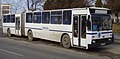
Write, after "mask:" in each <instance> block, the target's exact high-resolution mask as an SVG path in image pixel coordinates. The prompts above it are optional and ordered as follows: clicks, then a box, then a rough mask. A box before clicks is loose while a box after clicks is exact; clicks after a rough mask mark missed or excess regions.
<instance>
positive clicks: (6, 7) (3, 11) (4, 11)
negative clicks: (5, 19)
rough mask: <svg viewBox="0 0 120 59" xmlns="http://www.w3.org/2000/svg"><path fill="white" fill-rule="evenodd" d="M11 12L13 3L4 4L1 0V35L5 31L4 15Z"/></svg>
mask: <svg viewBox="0 0 120 59" xmlns="http://www.w3.org/2000/svg"><path fill="white" fill-rule="evenodd" d="M10 13H11V5H10V4H3V3H2V0H0V35H1V34H2V33H3V29H2V15H4V14H10Z"/></svg>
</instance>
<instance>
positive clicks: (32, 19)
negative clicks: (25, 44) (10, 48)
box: [3, 7, 113, 49]
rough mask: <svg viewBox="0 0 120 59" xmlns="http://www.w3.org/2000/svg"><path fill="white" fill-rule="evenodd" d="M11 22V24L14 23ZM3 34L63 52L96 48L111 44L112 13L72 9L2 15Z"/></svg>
mask: <svg viewBox="0 0 120 59" xmlns="http://www.w3.org/2000/svg"><path fill="white" fill-rule="evenodd" d="M13 19H14V20H13ZM3 30H4V31H3V32H4V33H7V34H8V36H11V34H15V35H19V36H28V39H29V41H32V40H33V38H41V39H46V40H50V41H55V42H60V43H61V45H62V46H63V47H65V48H69V47H80V48H85V49H88V48H89V47H99V46H105V45H109V44H111V43H112V42H113V33H112V19H111V10H110V9H107V8H97V7H90V8H73V9H59V10H43V11H33V12H32V11H30V12H26V13H22V14H13V15H4V16H3Z"/></svg>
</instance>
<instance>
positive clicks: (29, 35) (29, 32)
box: [28, 31, 33, 41]
mask: <svg viewBox="0 0 120 59" xmlns="http://www.w3.org/2000/svg"><path fill="white" fill-rule="evenodd" d="M28 41H33V33H32V31H28Z"/></svg>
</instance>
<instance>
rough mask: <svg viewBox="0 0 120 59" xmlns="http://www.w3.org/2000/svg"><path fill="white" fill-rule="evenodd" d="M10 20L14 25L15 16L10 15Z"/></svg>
mask: <svg viewBox="0 0 120 59" xmlns="http://www.w3.org/2000/svg"><path fill="white" fill-rule="evenodd" d="M10 19H11V23H15V15H11V17H10Z"/></svg>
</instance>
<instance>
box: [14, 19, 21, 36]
mask: <svg viewBox="0 0 120 59" xmlns="http://www.w3.org/2000/svg"><path fill="white" fill-rule="evenodd" d="M15 34H16V35H20V17H16V20H15Z"/></svg>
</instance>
